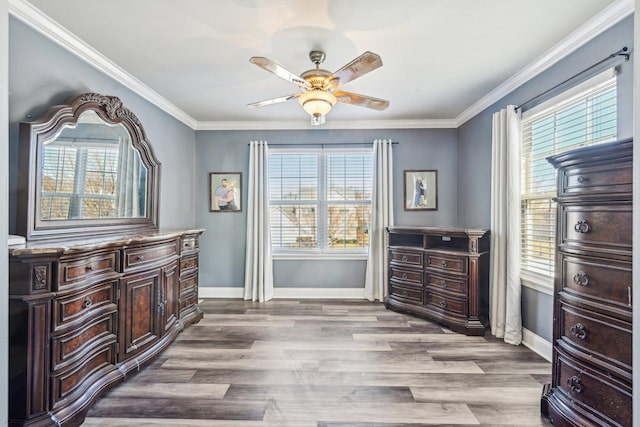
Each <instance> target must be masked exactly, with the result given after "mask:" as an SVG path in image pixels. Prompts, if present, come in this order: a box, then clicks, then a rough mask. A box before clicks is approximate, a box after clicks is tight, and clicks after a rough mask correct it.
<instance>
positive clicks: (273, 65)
mask: <svg viewBox="0 0 640 427" xmlns="http://www.w3.org/2000/svg"><path fill="white" fill-rule="evenodd" d="M249 62H251V63H252V64H256V65H257V66H258V67H260V68H264V69H265V70H267V71H269V72H271V73H273V74H275V75H276V76H278V77H280V78H282V79H285V80H287V81H290V82H291V83H293V84H295V85H298V86H300V87H301V88H305V89H311V84H310V83H309V82H308V81H306V80H305V79H303V78H302V77H300V76H298V75H297V74H293V73H292V72H291V71H289V70H287V69H286V68H284V67H283V66H282V65H280V64H278V63H277V62H275V61H272V60H271V59H269V58H265V57H262V56H254V57H252V58H251V59H249Z"/></svg>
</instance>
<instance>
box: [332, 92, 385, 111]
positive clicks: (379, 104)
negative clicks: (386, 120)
mask: <svg viewBox="0 0 640 427" xmlns="http://www.w3.org/2000/svg"><path fill="white" fill-rule="evenodd" d="M333 95H334V96H335V97H336V99H337V101H338V102H342V103H345V104H351V105H358V106H360V107H366V108H371V109H374V110H385V109H386V108H387V107H388V106H389V101H387V100H386V99H379V98H374V97H372V96H366V95H358V94H357V93H353V92H344V91H338V92H334V93H333Z"/></svg>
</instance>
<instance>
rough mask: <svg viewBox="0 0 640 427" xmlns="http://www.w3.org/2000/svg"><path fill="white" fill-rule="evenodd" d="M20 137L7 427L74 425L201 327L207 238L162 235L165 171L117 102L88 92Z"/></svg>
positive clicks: (24, 128)
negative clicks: (19, 240) (20, 240)
mask: <svg viewBox="0 0 640 427" xmlns="http://www.w3.org/2000/svg"><path fill="white" fill-rule="evenodd" d="M20 131H21V136H20V163H19V168H18V169H19V170H18V182H17V186H18V194H19V200H18V209H17V211H18V212H17V219H16V223H17V232H18V233H20V234H22V235H24V236H26V240H27V242H26V243H24V244H21V245H15V246H10V247H9V311H10V313H9V424H10V425H21V426H23V425H28V426H49V425H56V426H65V427H66V426H77V425H80V424H81V423H82V422H83V421H84V418H85V415H86V413H87V411H88V409H89V407H90V406H91V404H92V403H93V402H94V401H95V399H96V398H97V397H98V396H99V395H100V393H102V392H104V391H105V390H107V389H108V388H109V387H111V386H113V385H114V384H116V383H118V382H119V381H122V380H124V379H125V378H126V376H127V375H128V374H130V373H133V372H137V371H138V370H139V369H140V368H141V367H142V366H144V365H145V364H147V363H148V362H150V361H151V360H152V359H153V358H154V357H156V356H157V355H158V354H159V353H160V352H161V351H162V350H163V349H164V348H166V347H167V346H168V345H169V344H170V343H171V342H172V341H173V340H174V339H175V337H176V335H177V334H178V333H179V332H180V331H181V330H182V329H183V328H184V327H185V326H187V325H188V324H191V323H194V322H198V321H199V320H200V319H201V318H202V311H201V310H200V308H199V307H198V253H199V249H198V240H199V236H200V234H201V233H202V232H203V230H201V229H188V230H172V231H170V230H159V229H158V214H159V204H158V194H159V184H160V183H159V179H160V163H159V162H158V161H157V160H156V158H155V155H154V153H153V150H152V148H151V145H150V144H149V142H148V141H147V138H146V134H145V132H144V129H143V128H142V125H141V123H140V121H139V120H138V118H137V117H136V116H135V115H134V114H133V113H132V112H131V111H129V110H128V109H126V108H124V107H123V106H122V102H121V101H120V100H119V99H118V98H115V97H109V96H103V95H99V94H94V93H86V94H83V95H80V96H78V97H76V98H74V99H72V100H71V101H70V102H69V104H67V105H61V106H56V107H53V108H52V109H50V110H49V111H48V112H47V114H45V116H43V118H41V119H40V120H37V121H35V122H30V123H22V124H21V127H20Z"/></svg>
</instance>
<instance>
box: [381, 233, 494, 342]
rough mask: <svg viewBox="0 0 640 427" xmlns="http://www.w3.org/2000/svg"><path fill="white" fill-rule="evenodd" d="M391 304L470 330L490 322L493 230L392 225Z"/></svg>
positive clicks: (482, 330)
mask: <svg viewBox="0 0 640 427" xmlns="http://www.w3.org/2000/svg"><path fill="white" fill-rule="evenodd" d="M387 238H388V240H387V241H388V251H389V266H388V269H389V280H388V286H389V296H388V298H387V300H386V307H387V308H388V309H392V310H397V311H404V312H409V313H414V314H417V315H420V316H423V317H425V318H428V319H432V320H435V321H438V322H440V323H443V324H445V325H447V326H448V327H449V328H451V330H453V331H456V332H461V333H464V334H467V335H484V333H485V329H486V327H487V325H488V301H489V288H488V283H489V232H488V231H487V230H480V229H457V228H437V227H389V228H387Z"/></svg>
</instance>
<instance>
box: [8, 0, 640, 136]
mask: <svg viewBox="0 0 640 427" xmlns="http://www.w3.org/2000/svg"><path fill="white" fill-rule="evenodd" d="M634 9H635V4H634V0H617V1H615V2H614V3H612V4H611V5H610V6H608V7H607V8H606V9H604V10H603V11H602V12H600V13H599V14H598V15H596V16H595V17H593V18H592V19H590V20H589V21H587V22H586V23H585V24H584V25H582V26H581V27H579V28H578V29H577V30H576V31H574V32H573V33H571V34H570V35H569V36H567V37H566V38H565V39H563V40H562V41H561V42H560V43H558V44H556V45H555V46H553V47H552V48H551V49H550V50H549V51H547V52H546V53H545V54H544V55H542V56H541V57H539V58H538V59H537V60H535V61H534V62H532V63H530V64H529V65H527V66H526V67H524V68H522V69H521V70H520V71H518V72H517V73H516V74H514V75H513V76H512V77H511V78H509V79H508V80H506V81H505V82H503V83H502V84H501V85H499V86H498V87H496V88H495V89H493V90H492V91H491V92H489V93H488V94H487V95H485V96H484V97H483V98H481V99H480V100H478V101H477V102H475V103H474V104H473V105H472V106H471V107H469V108H468V109H466V110H465V111H463V112H462V113H461V114H460V115H458V116H457V117H456V118H454V119H422V120H362V121H331V120H329V121H328V122H327V123H325V124H324V125H321V126H311V125H310V124H309V123H308V121H306V120H300V121H295V122H294V121H273V122H271V121H197V120H195V119H194V118H193V117H191V116H190V115H189V114H187V113H186V112H184V111H183V110H181V109H180V108H178V107H177V106H176V105H174V104H173V103H171V102H170V101H168V100H167V99H166V98H164V97H163V96H162V95H160V94H159V93H157V92H156V91H154V90H153V89H151V88H150V87H149V86H147V85H145V84H144V83H142V82H141V81H140V80H138V79H137V78H135V77H134V76H133V75H131V74H129V73H128V72H127V71H125V70H124V69H123V68H121V67H120V66H118V65H117V64H116V63H114V62H113V61H111V60H110V59H108V58H107V57H106V56H104V55H102V54H101V53H100V52H98V51H97V50H96V49H94V48H93V47H91V46H90V45H88V44H87V43H86V42H84V41H83V40H82V39H80V38H78V37H77V36H75V35H74V34H73V33H71V32H70V31H69V30H67V29H66V28H64V27H63V26H61V25H60V24H58V23H57V22H55V21H54V20H52V19H51V18H50V17H48V16H47V15H45V14H44V13H42V12H41V11H40V10H39V9H37V8H36V7H34V6H33V5H31V4H30V3H29V2H27V1H26V0H8V10H9V14H11V15H12V16H14V17H15V18H17V19H19V20H20V21H22V22H24V23H25V24H27V25H29V26H30V27H32V28H33V29H35V30H36V31H38V32H39V33H41V34H43V35H44V36H45V37H47V38H49V39H50V40H52V41H53V42H55V43H57V44H58V45H60V46H62V47H63V48H65V49H67V50H68V51H70V52H71V53H73V54H75V55H76V56H78V57H79V58H81V59H82V60H84V61H85V62H87V63H89V64H90V65H92V66H93V67H95V68H96V69H98V70H99V71H101V72H103V73H105V74H106V75H108V76H109V77H111V78H113V79H114V80H116V81H118V82H119V83H121V84H122V85H123V86H125V87H127V88H128V89H130V90H131V91H133V92H134V93H136V94H138V95H140V96H141V97H143V98H144V99H146V100H147V101H149V102H150V103H152V104H154V105H155V106H157V107H158V108H160V109H161V110H163V111H165V112H166V113H167V114H169V115H171V116H173V117H174V118H176V119H177V120H179V121H180V122H182V123H184V124H185V125H187V126H189V127H190V128H191V129H194V130H289V129H297V130H300V129H303V130H321V129H325V130H327V129H354V130H356V129H357V130H362V129H429V128H431V129H449V128H457V127H460V126H462V125H463V124H464V123H466V122H467V121H468V120H470V119H471V118H473V117H474V116H476V115H477V114H479V113H481V112H482V111H484V110H485V109H487V108H488V107H490V106H491V105H492V104H494V103H495V102H497V101H499V100H500V99H502V98H503V97H505V96H506V95H508V94H509V93H511V92H513V91H514V90H515V89H517V88H518V87H520V86H521V85H523V84H524V83H526V82H527V81H529V80H531V79H532V78H534V77H535V76H537V75H538V74H540V73H542V72H543V71H545V70H546V69H548V68H549V67H551V66H552V65H554V64H556V63H557V62H559V61H560V60H562V59H563V58H565V57H566V56H567V55H569V54H570V53H571V52H573V51H575V50H576V49H578V48H579V47H581V46H583V45H584V44H585V43H587V42H588V41H590V40H591V39H593V38H594V37H596V36H597V35H599V34H601V33H602V32H604V31H605V30H607V29H609V28H610V27H612V26H613V25H615V24H616V23H618V22H620V21H621V20H622V19H624V18H626V17H627V16H629V15H631V14H632V13H633V12H634Z"/></svg>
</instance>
